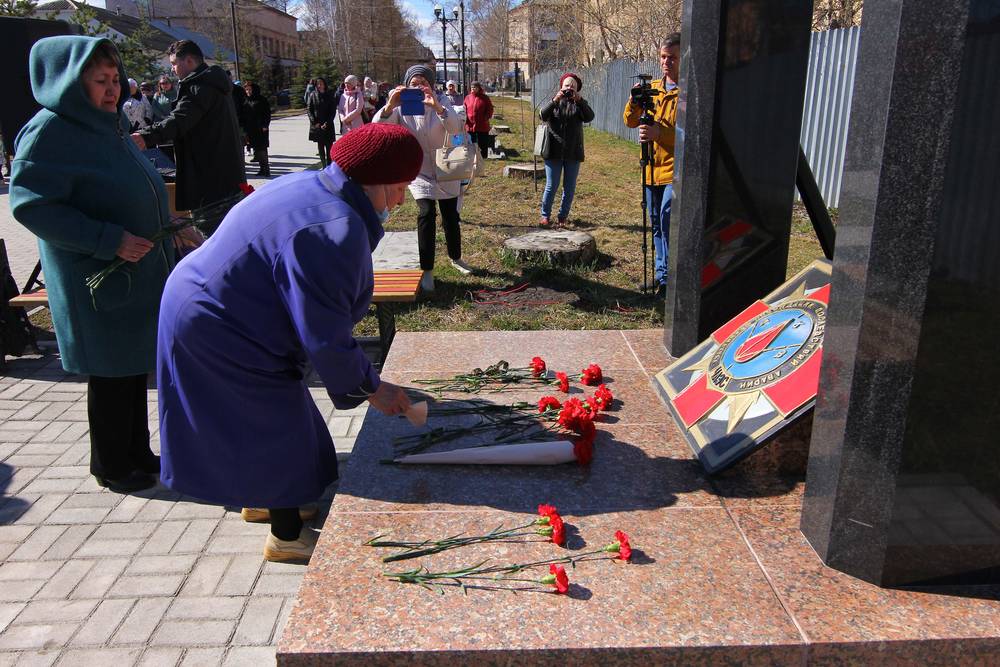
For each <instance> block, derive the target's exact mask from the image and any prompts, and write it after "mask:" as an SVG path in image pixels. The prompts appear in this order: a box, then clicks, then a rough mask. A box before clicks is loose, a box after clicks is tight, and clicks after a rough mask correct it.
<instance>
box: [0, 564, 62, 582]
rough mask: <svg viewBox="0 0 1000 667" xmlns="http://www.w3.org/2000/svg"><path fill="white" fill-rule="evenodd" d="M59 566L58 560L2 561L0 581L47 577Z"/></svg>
mask: <svg viewBox="0 0 1000 667" xmlns="http://www.w3.org/2000/svg"><path fill="white" fill-rule="evenodd" d="M61 566H62V563H60V562H58V561H29V562H25V563H4V564H3V565H0V581H20V580H25V579H48V578H49V577H51V576H52V575H53V574H55V573H56V572H57V571H58V570H59V568H60V567H61Z"/></svg>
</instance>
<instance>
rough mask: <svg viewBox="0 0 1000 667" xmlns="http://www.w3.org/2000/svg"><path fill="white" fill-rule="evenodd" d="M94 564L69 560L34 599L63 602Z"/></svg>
mask: <svg viewBox="0 0 1000 667" xmlns="http://www.w3.org/2000/svg"><path fill="white" fill-rule="evenodd" d="M93 566H94V562H93V561H88V560H71V561H68V562H66V563H65V564H64V565H63V566H62V568H61V569H60V570H59V572H57V573H56V575H55V576H54V577H52V578H51V579H49V580H48V582H46V584H45V585H44V586H43V587H42V588H41V590H39V591H38V592H37V593H36V594H35V599H39V600H46V599H59V600H65V599H66V598H68V597H69V596H70V594H71V593H72V592H73V590H74V589H75V588H76V587H77V586H78V585H79V584H80V582H81V581H83V578H84V577H86V576H87V573H88V572H90V570H91V569H92V568H93Z"/></svg>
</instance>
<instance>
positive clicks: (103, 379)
mask: <svg viewBox="0 0 1000 667" xmlns="http://www.w3.org/2000/svg"><path fill="white" fill-rule="evenodd" d="M29 64H30V72H31V89H32V93H33V94H34V96H35V99H36V100H37V101H38V103H39V104H40V105H42V109H41V110H40V111H39V112H38V113H37V114H35V116H34V117H33V118H32V119H31V120H30V121H29V122H28V124H27V125H26V126H25V127H24V129H23V130H22V131H21V133H20V134H19V135H18V137H17V141H16V144H15V146H16V150H17V153H16V155H17V158H16V159H15V160H14V164H13V175H12V178H11V186H10V205H11V210H12V211H13V213H14V217H15V218H16V219H17V220H18V222H20V223H21V224H22V225H24V226H25V227H27V228H28V229H29V230H31V231H32V232H33V233H34V234H35V235H36V236H38V248H39V254H40V256H41V260H42V269H43V271H44V274H45V283H46V287H47V289H48V297H49V307H50V308H51V310H52V321H53V324H54V325H55V330H56V338H57V340H58V342H59V351H60V353H61V354H62V364H63V368H65V369H66V370H67V371H70V372H72V373H79V374H82V375H88V376H89V378H88V384H87V410H88V416H89V419H90V442H91V455H90V470H91V472H92V473H93V474H94V475H95V476H96V477H97V479H98V483H100V484H102V485H103V486H107V487H108V488H110V489H111V490H113V491H117V492H120V493H128V492H131V491H137V490H140V489H144V488H149V487H150V486H152V485H154V484H155V483H156V478H155V477H154V475H155V474H158V473H159V465H160V464H159V458H158V457H157V456H155V455H154V454H153V453H152V451H151V450H150V447H149V425H148V417H147V415H148V412H147V407H146V375H147V373H149V372H150V371H152V370H153V368H154V364H155V359H156V322H157V317H158V312H159V303H160V295H161V294H162V292H163V285H164V283H165V282H166V278H167V274H168V273H169V272H170V269H171V267H172V266H173V261H174V259H173V249H172V247H171V246H170V244H169V243H168V242H167V241H162V242H160V243H157V244H153V243H152V242H150V241H149V239H150V238H152V237H153V236H154V235H155V234H156V233H157V232H159V231H160V230H161V229H162V227H163V226H165V225H166V224H168V223H169V220H170V218H169V209H168V205H167V193H166V189H165V187H164V185H163V180H162V179H161V178H160V176H159V174H158V173H157V172H156V171H155V170H154V169H153V167H152V164H151V163H150V162H149V160H147V159H146V158H144V157H143V155H142V153H140V152H139V150H138V149H137V148H136V147H135V144H134V143H133V142H132V140H131V139H130V138H129V135H128V133H127V132H126V131H125V128H124V126H123V122H124V116H123V114H122V111H121V108H122V105H123V104H124V103H125V100H126V99H128V92H129V91H128V84H127V83H126V82H127V78H126V76H125V70H124V68H123V67H122V64H121V58H120V56H119V55H118V51H117V49H116V48H115V46H114V44H113V43H112V42H111V41H110V40H107V39H99V38H93V37H76V36H71V37H69V36H68V37H49V38H47V39H42V40H40V41H39V42H37V43H36V44H35V45H34V46H33V47H32V49H31V55H30V58H29ZM116 258H121V259H123V260H125V262H126V264H125V265H124V266H123V267H121V269H119V270H118V271H116V272H114V273H112V274H111V275H110V276H109V277H108V279H107V280H105V281H104V283H103V284H102V285H101V286H100V287H99V288H97V289H96V290H95V291H94V293H93V294H92V293H91V292H90V290H89V289H88V288H87V285H86V280H87V277H88V276H89V275H91V274H93V273H96V272H98V271H100V270H101V269H104V268H105V267H107V266H108V265H109V264H110V263H111V262H112V261H114V260H115V259H116Z"/></svg>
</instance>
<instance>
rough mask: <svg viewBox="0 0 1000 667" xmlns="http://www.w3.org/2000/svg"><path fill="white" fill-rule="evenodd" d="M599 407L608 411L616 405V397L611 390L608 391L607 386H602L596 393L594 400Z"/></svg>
mask: <svg viewBox="0 0 1000 667" xmlns="http://www.w3.org/2000/svg"><path fill="white" fill-rule="evenodd" d="M592 400H593V401H594V403H595V404H596V405H597V407H598V408H599V409H601V410H607V409H608V408H610V407H611V404H612V403H614V401H615V397H614V395H612V393H611V390H610V389H608V387H607V385H604V384H602V385H601V386H599V387H598V388H597V391H595V392H594V398H593V399H592Z"/></svg>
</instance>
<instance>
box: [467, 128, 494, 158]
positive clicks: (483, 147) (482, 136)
mask: <svg viewBox="0 0 1000 667" xmlns="http://www.w3.org/2000/svg"><path fill="white" fill-rule="evenodd" d="M469 140H470V141H472V143H474V144H476V145H477V146H479V154H480V155H482V156H483V157H484V158H485V157H486V154H487V153H489V152H490V146H491V145H492V144H493V142H492V141H490V133H489V132H469Z"/></svg>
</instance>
